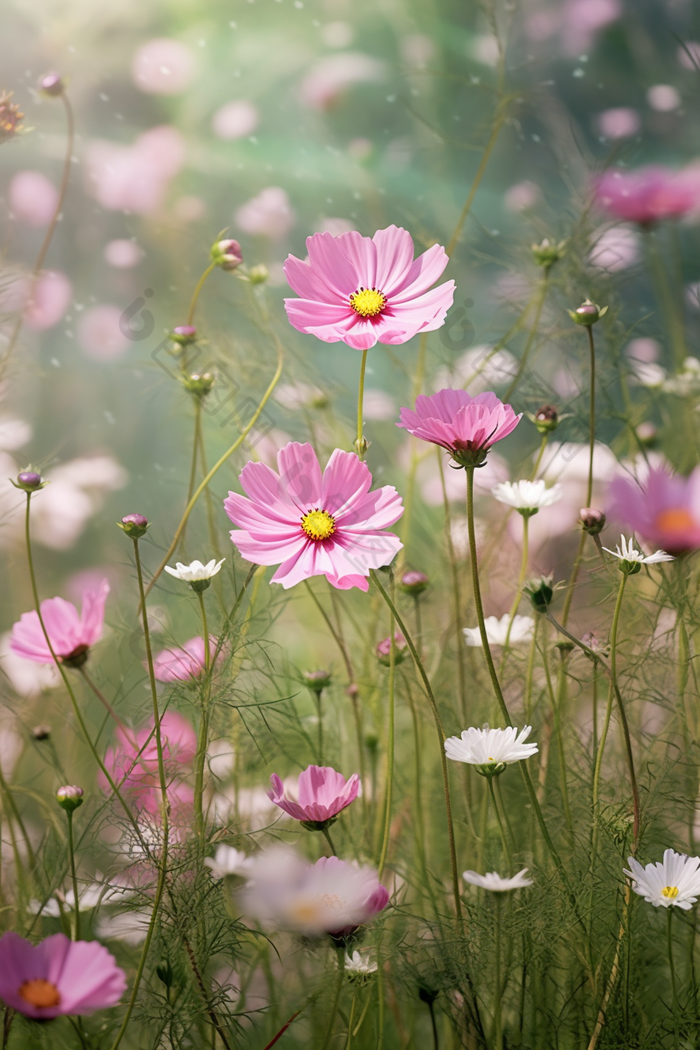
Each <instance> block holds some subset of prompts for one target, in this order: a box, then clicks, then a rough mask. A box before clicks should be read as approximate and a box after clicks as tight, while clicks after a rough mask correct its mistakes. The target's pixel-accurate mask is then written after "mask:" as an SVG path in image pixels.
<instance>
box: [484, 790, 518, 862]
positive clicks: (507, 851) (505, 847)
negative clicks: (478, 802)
mask: <svg viewBox="0 0 700 1050" xmlns="http://www.w3.org/2000/svg"><path fill="white" fill-rule="evenodd" d="M486 779H487V781H488V785H489V797H490V799H491V805H492V806H493V812H494V813H495V815H496V821H497V823H498V831H499V833H500V836H501V845H502V846H503V857H504V859H505V860H506V861H507V862H508V868H509V869H510V868H511V867H512V865H511V859H510V846H509V845H508V839H507V838H506V829H505V827H504V825H503V819H502V818H501V812H500V810H499V808H498V803H497V802H496V792H495V791H494V787H493V781H494V778H493V777H487V778H486Z"/></svg>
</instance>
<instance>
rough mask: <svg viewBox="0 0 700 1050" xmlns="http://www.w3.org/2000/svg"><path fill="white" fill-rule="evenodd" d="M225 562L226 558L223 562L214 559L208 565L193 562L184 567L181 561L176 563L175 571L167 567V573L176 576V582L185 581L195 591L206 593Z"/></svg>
mask: <svg viewBox="0 0 700 1050" xmlns="http://www.w3.org/2000/svg"><path fill="white" fill-rule="evenodd" d="M225 561H226V559H225V558H222V559H221V561H217V560H216V558H212V559H211V561H208V562H207V564H206V565H203V564H202V562H201V561H193V562H190V564H189V565H183V563H182V562H181V561H178V562H175V568H174V569H173V568H171V566H170V565H166V566H165V571H166V572H169V573H170V575H171V576H174V577H175V579H176V580H184V581H185V582H186V583H189V585H190V587H191V588H192V590H193V591H205V590H206V589H207V587H208V586H209V581H210V580H211V578H212V576H216V574H217V572H218V571H219V569H220V568H221V566H222V565H223V564H224V562H225Z"/></svg>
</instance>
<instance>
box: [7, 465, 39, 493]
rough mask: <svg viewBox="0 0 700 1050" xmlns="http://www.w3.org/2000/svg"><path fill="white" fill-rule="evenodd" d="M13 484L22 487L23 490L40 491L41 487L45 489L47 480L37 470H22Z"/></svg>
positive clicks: (17, 487)
mask: <svg viewBox="0 0 700 1050" xmlns="http://www.w3.org/2000/svg"><path fill="white" fill-rule="evenodd" d="M10 480H12V479H10ZM12 484H13V485H14V486H15V488H16V489H22V491H23V492H38V491H39V489H43V487H44V485H45V484H46V482H45V481H44V479H43V478H42V476H41V474H37V472H36V471H35V470H22V471H20V473H19V474H18V475H17V480H16V481H13V482H12Z"/></svg>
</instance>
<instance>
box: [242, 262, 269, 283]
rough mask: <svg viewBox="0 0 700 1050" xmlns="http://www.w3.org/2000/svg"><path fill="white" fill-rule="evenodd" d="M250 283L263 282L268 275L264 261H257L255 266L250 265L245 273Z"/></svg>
mask: <svg viewBox="0 0 700 1050" xmlns="http://www.w3.org/2000/svg"><path fill="white" fill-rule="evenodd" d="M246 276H247V278H248V280H249V281H250V283H251V284H264V283H265V281H266V280H267V279H268V277H269V276H270V271H269V270H268V268H267V266H266V265H265V263H258V264H257V265H256V266H251V267H250V269H249V270H248V272H247V274H246Z"/></svg>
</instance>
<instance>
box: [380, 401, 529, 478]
mask: <svg viewBox="0 0 700 1050" xmlns="http://www.w3.org/2000/svg"><path fill="white" fill-rule="evenodd" d="M521 418H522V413H521V414H520V415H519V416H516V414H515V412H514V411H513V409H512V408H511V407H510V405H504V404H503V402H502V401H500V400H499V399H498V398H497V397H496V395H495V394H493V393H491V392H490V391H486V392H485V393H483V394H477V395H476V397H472V396H471V395H470V394H468V393H467V391H466V390H450V389H447V390H440V391H438V393H437V394H432V395H430V396H428V395H426V394H420V395H419V396H418V397H417V398H416V408H415V411H412V410H411V409H410V408H402V409H401V422H400V423H397V424H396V425H397V426H398V427H403V428H404V430H407V431H408V432H409V434H413V436H414V437H417V438H421V440H422V441H431V442H432V443H433V444H434V445H441V446H442V448H445V449H447V451H448V452H449V453H450V455H451V456H452V458H453V460H454V461H455V463H457V464H458V465H459V466H461V467H479V466H481V465H482V464H483V463H484V461H485V460H486V455H487V453H488V451H489V449H490V448H491V446H492V445H493V444H494V443H495V442H496V441H501V440H502V439H503V438H504V437H507V436H508V434H510V433H511V432H512V431H513V430H515V428H516V427H517V425H518V423H519V422H520V419H521Z"/></svg>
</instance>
